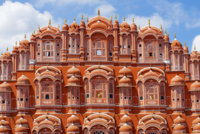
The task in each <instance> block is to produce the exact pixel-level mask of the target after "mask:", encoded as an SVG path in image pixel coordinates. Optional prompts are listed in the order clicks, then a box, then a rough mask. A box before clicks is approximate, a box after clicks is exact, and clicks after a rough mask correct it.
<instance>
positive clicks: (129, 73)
mask: <svg viewBox="0 0 200 134" xmlns="http://www.w3.org/2000/svg"><path fill="white" fill-rule="evenodd" d="M124 75H126V76H127V77H132V71H131V69H129V68H127V67H126V66H125V67H123V68H122V69H120V70H119V76H121V77H122V76H124Z"/></svg>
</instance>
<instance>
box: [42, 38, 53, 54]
mask: <svg viewBox="0 0 200 134" xmlns="http://www.w3.org/2000/svg"><path fill="white" fill-rule="evenodd" d="M43 56H44V57H52V56H53V43H52V42H51V41H47V42H45V43H44V45H43Z"/></svg>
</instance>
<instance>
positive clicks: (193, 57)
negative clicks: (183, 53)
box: [190, 50, 199, 59]
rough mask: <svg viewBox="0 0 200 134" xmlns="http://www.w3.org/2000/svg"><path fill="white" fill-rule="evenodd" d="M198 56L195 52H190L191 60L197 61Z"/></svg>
mask: <svg viewBox="0 0 200 134" xmlns="http://www.w3.org/2000/svg"><path fill="white" fill-rule="evenodd" d="M198 56H199V53H198V52H197V51H196V50H194V51H192V53H191V55H190V58H191V59H198Z"/></svg>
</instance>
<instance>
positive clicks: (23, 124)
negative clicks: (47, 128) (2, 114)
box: [15, 117, 29, 134]
mask: <svg viewBox="0 0 200 134" xmlns="http://www.w3.org/2000/svg"><path fill="white" fill-rule="evenodd" d="M28 130H29V126H28V120H26V119H24V118H23V117H20V118H19V119H18V120H16V126H15V133H16V134H20V133H22V132H25V133H27V132H28Z"/></svg>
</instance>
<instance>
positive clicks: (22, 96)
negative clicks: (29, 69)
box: [16, 75, 31, 114]
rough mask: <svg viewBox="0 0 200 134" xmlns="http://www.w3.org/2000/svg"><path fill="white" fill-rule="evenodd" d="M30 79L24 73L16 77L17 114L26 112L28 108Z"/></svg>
mask: <svg viewBox="0 0 200 134" xmlns="http://www.w3.org/2000/svg"><path fill="white" fill-rule="evenodd" d="M30 86H31V84H30V80H29V78H28V77H26V76H25V75H22V76H20V77H19V78H18V79H17V83H16V87H17V109H18V112H19V114H21V113H26V112H27V111H28V110H29V103H30V100H29V90H30Z"/></svg>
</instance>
